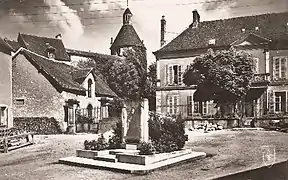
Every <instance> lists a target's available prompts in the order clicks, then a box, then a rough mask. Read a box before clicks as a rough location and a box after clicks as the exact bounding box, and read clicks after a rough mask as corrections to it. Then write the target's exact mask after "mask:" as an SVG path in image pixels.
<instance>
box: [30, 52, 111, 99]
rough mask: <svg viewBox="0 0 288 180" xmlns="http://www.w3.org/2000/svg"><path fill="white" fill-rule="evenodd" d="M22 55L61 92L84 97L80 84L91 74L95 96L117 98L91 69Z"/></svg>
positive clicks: (84, 90) (31, 55)
mask: <svg viewBox="0 0 288 180" xmlns="http://www.w3.org/2000/svg"><path fill="white" fill-rule="evenodd" d="M24 53H25V55H26V57H27V59H28V60H30V61H31V63H32V64H34V66H35V67H36V68H37V69H38V70H39V71H42V72H43V73H44V74H45V76H46V78H47V79H48V80H50V82H51V83H52V84H56V85H58V86H60V87H61V88H62V90H65V91H67V92H71V93H74V94H80V95H85V94H86V89H85V88H84V87H83V86H82V85H81V84H82V83H83V81H84V80H85V78H86V77H87V76H88V74H89V73H90V72H92V73H93V75H94V77H95V91H96V95H103V96H109V97H116V96H117V95H116V94H115V93H114V92H113V91H112V90H111V89H110V87H109V86H108V85H107V84H106V83H105V82H104V81H103V80H102V79H101V78H100V77H98V76H96V75H95V73H94V72H93V71H92V70H93V68H89V69H80V68H76V67H74V66H71V65H67V64H65V63H63V62H57V61H52V60H48V59H45V58H42V57H40V56H37V55H35V54H33V53H30V52H27V51H24Z"/></svg>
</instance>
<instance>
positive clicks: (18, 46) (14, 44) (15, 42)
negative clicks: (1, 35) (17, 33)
mask: <svg viewBox="0 0 288 180" xmlns="http://www.w3.org/2000/svg"><path fill="white" fill-rule="evenodd" d="M4 41H5V42H6V43H7V44H9V45H10V46H11V47H12V48H13V51H17V50H18V49H19V48H20V47H21V46H20V44H19V43H18V42H17V41H14V40H9V39H4Z"/></svg>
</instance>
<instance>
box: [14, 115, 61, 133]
mask: <svg viewBox="0 0 288 180" xmlns="http://www.w3.org/2000/svg"><path fill="white" fill-rule="evenodd" d="M13 125H14V127H15V128H19V129H21V130H23V131H26V132H34V133H35V134H45V135H47V134H61V133H62V131H61V127H60V125H59V122H58V121H57V120H56V119H54V118H53V117H52V118H48V117H15V118H14V122H13Z"/></svg>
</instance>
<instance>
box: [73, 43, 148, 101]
mask: <svg viewBox="0 0 288 180" xmlns="http://www.w3.org/2000/svg"><path fill="white" fill-rule="evenodd" d="M78 67H81V68H87V67H89V68H91V67H94V69H95V73H96V74H97V75H100V76H101V77H102V78H103V79H105V80H106V82H107V83H108V85H109V87H110V88H111V89H112V90H113V91H114V92H115V93H116V94H117V95H118V96H119V97H120V98H122V99H125V100H140V99H141V98H146V97H149V96H150V91H151V90H152V89H153V88H151V87H150V86H151V85H152V83H150V78H147V68H146V54H145V53H143V52H142V50H141V49H137V48H136V50H134V49H126V50H125V51H124V52H123V57H112V56H107V55H102V56H101V57H96V56H95V58H90V59H88V60H81V61H79V62H78Z"/></svg>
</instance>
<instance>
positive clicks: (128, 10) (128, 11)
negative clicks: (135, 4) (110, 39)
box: [123, 8, 132, 14]
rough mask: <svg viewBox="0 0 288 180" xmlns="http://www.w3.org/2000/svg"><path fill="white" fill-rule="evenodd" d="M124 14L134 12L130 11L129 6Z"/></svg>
mask: <svg viewBox="0 0 288 180" xmlns="http://www.w3.org/2000/svg"><path fill="white" fill-rule="evenodd" d="M123 14H132V12H131V11H130V9H129V8H126V10H125V11H124V13H123Z"/></svg>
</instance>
